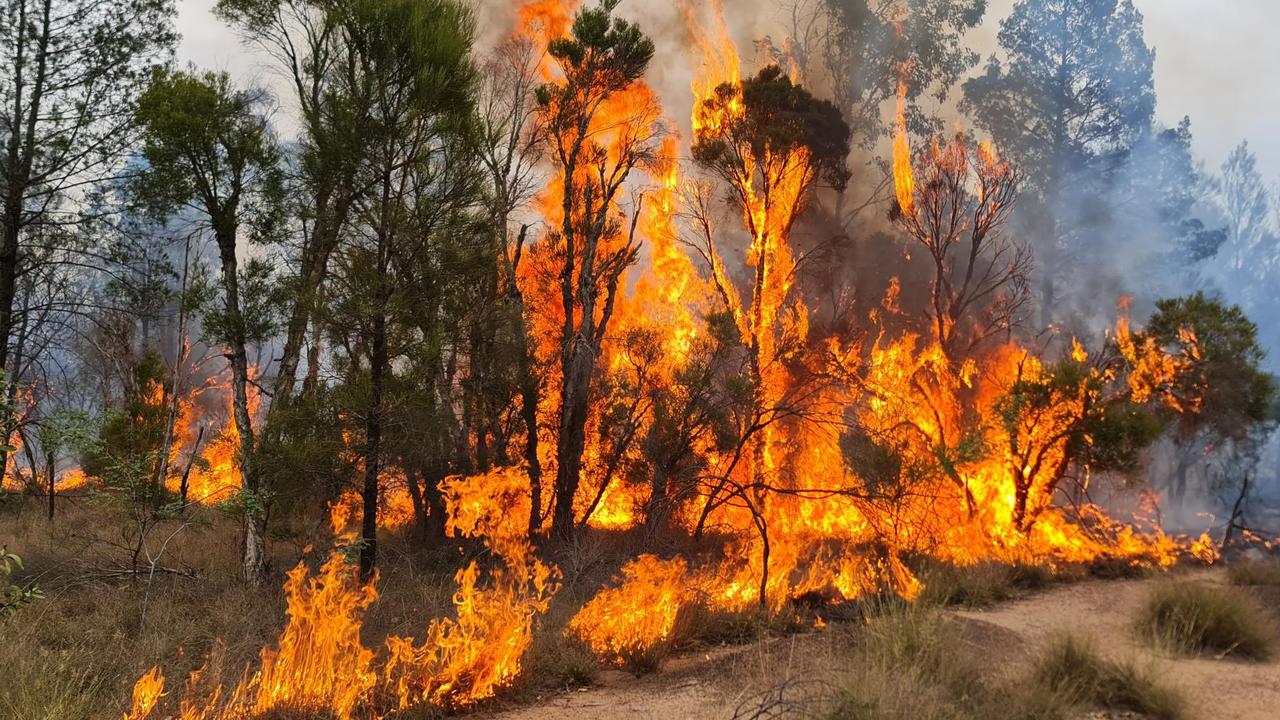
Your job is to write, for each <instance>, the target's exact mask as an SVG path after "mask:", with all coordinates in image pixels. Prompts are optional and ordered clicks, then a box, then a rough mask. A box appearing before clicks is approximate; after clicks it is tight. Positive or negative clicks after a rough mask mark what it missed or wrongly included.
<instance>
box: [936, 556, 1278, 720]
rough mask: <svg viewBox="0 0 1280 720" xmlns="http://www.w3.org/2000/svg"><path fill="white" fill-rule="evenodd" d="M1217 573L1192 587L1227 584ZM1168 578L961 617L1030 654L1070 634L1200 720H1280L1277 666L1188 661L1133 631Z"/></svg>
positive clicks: (1052, 595) (1090, 587) (1058, 593)
mask: <svg viewBox="0 0 1280 720" xmlns="http://www.w3.org/2000/svg"><path fill="white" fill-rule="evenodd" d="M1223 575H1224V573H1223V572H1222V571H1219V570H1210V571H1202V572H1199V573H1196V574H1195V575H1194V576H1193V577H1194V579H1195V580H1198V581H1202V582H1223V581H1224V578H1223ZM1159 582H1167V580H1165V579H1164V578H1152V579H1149V580H1138V581H1090V582H1083V583H1079V584H1076V585H1068V586H1064V587H1061V588H1057V589H1054V590H1052V591H1050V592H1047V593H1045V594H1043V595H1038V596H1035V597H1032V598H1028V599H1026V600H1021V601H1018V602H1013V603H1008V604H1006V605H1002V606H999V607H996V608H992V609H990V610H985V611H967V612H957V613H956V615H959V616H960V617H967V618H971V619H976V620H982V621H984V622H988V623H992V624H994V625H997V626H999V627H1002V628H1005V629H1008V630H1011V631H1013V632H1015V633H1017V634H1018V635H1019V636H1020V637H1022V638H1023V639H1024V640H1026V641H1027V643H1028V644H1029V645H1031V646H1035V645H1038V644H1039V643H1040V642H1043V640H1044V639H1045V637H1046V636H1048V635H1050V634H1052V633H1054V632H1056V631H1058V630H1064V629H1065V630H1069V631H1071V632H1072V633H1073V634H1077V635H1084V636H1091V637H1092V638H1093V639H1094V641H1095V642H1096V643H1097V647H1098V649H1099V650H1101V651H1102V652H1103V653H1104V654H1107V655H1109V656H1111V657H1113V658H1117V659H1122V660H1134V661H1136V662H1137V663H1139V664H1141V663H1148V664H1150V666H1151V667H1152V669H1153V670H1154V671H1155V673H1156V674H1157V675H1158V676H1159V677H1161V678H1162V679H1163V680H1164V681H1165V683H1166V684H1168V685H1170V686H1171V687H1175V688H1177V689H1178V690H1179V691H1181V692H1182V693H1183V695H1184V696H1185V697H1186V698H1187V700H1188V702H1189V703H1190V708H1189V709H1190V716H1191V717H1192V718H1195V719H1197V720H1217V719H1218V718H1222V719H1223V720H1226V719H1228V718H1230V719H1231V720H1277V718H1280V662H1276V661H1274V660H1273V661H1271V662H1269V663H1266V664H1258V663H1251V662H1242V661H1237V660H1230V659H1223V660H1217V659H1214V658H1183V657H1177V656H1170V655H1165V654H1159V653H1155V652H1153V651H1152V650H1151V649H1150V648H1149V647H1147V646H1145V645H1142V644H1140V643H1139V642H1138V641H1137V640H1136V639H1135V638H1134V636H1133V632H1132V631H1131V629H1130V626H1131V623H1132V621H1133V617H1134V616H1135V615H1136V614H1137V612H1138V609H1139V606H1140V605H1141V603H1142V600H1143V597H1144V596H1145V593H1146V592H1147V591H1148V590H1149V589H1150V588H1151V586H1152V585H1153V584H1154V583H1159Z"/></svg>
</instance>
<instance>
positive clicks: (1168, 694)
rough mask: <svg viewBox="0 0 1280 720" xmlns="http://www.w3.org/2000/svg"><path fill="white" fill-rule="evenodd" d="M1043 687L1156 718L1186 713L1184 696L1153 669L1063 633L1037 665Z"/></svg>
mask: <svg viewBox="0 0 1280 720" xmlns="http://www.w3.org/2000/svg"><path fill="white" fill-rule="evenodd" d="M1035 680H1036V682H1037V683H1038V684H1039V685H1040V686H1041V687H1043V688H1045V689H1047V690H1049V691H1052V692H1056V693H1060V694H1062V695H1065V696H1066V697H1069V698H1072V699H1074V700H1075V701H1076V702H1079V703H1084V704H1091V705H1098V706H1101V707H1104V708H1107V709H1116V710H1132V711H1134V712H1139V713H1142V714H1144V715H1147V716H1149V717H1152V718H1156V720H1178V718H1181V717H1183V715H1184V709H1183V705H1184V704H1183V700H1182V698H1181V696H1179V695H1178V694H1177V693H1176V692H1174V691H1173V690H1171V689H1169V688H1167V687H1165V686H1163V685H1161V684H1160V683H1159V682H1157V681H1156V679H1155V678H1153V677H1152V676H1151V674H1150V673H1148V672H1144V671H1142V670H1139V669H1138V668H1136V667H1134V666H1133V665H1132V664H1129V663H1119V662H1113V661H1110V660H1106V659H1104V658H1102V657H1101V656H1099V655H1098V653H1097V652H1096V651H1095V650H1094V648H1093V646H1092V645H1091V644H1089V643H1088V642H1086V641H1083V640H1080V639H1079V638H1076V637H1072V636H1069V635H1062V636H1059V637H1057V638H1054V639H1053V640H1051V641H1050V643H1049V646H1048V647H1047V648H1046V649H1045V650H1044V652H1043V653H1042V654H1041V656H1040V657H1039V659H1038V660H1037V661H1036V665H1035Z"/></svg>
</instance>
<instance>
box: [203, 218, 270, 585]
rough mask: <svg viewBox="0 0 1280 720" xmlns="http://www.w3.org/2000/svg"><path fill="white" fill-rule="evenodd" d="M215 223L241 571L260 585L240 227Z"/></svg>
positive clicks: (262, 546) (262, 564)
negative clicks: (240, 520)
mask: <svg viewBox="0 0 1280 720" xmlns="http://www.w3.org/2000/svg"><path fill="white" fill-rule="evenodd" d="M215 222H217V225H216V226H215V233H216V239H217V241H218V252H219V255H220V256H221V259H222V289H223V294H224V296H225V297H224V299H225V311H226V314H227V327H228V328H229V329H230V337H228V338H227V344H228V345H229V346H230V347H228V348H227V358H228V360H229V361H230V363H231V391H232V395H231V408H232V415H233V419H234V421H235V424H236V432H237V434H238V435H239V437H240V447H239V460H240V477H241V480H242V483H243V493H244V495H246V496H247V497H246V498H245V504H244V508H245V518H244V520H245V521H244V538H243V543H242V546H241V549H242V551H243V553H242V556H241V573H242V574H243V576H244V580H245V582H247V583H249V584H250V585H258V584H259V583H261V582H262V579H263V575H264V574H265V571H266V564H267V551H266V518H265V508H264V507H263V506H262V495H261V491H262V488H261V487H260V483H259V477H258V470H257V467H256V466H257V462H256V453H255V440H254V434H253V419H252V417H251V416H250V414H249V353H248V349H247V347H246V345H247V343H248V341H247V339H246V337H245V327H244V316H243V314H242V313H241V310H240V278H239V263H238V261H237V258H236V235H237V228H236V224H235V223H234V222H233V221H228V220H226V219H222V218H220V219H218V220H216V221H215Z"/></svg>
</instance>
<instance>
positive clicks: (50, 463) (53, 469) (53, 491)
mask: <svg viewBox="0 0 1280 720" xmlns="http://www.w3.org/2000/svg"><path fill="white" fill-rule="evenodd" d="M55 456H56V453H54V452H53V451H52V450H46V451H45V467H46V468H47V471H48V474H49V522H53V499H54V497H56V495H57V488H56V483H57V480H58V478H57V476H58V468H57V458H56V457H55Z"/></svg>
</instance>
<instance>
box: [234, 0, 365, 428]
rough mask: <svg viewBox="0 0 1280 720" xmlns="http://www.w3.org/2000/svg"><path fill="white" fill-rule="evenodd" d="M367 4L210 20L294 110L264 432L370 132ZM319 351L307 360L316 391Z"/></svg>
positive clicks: (318, 301) (303, 333)
mask: <svg viewBox="0 0 1280 720" xmlns="http://www.w3.org/2000/svg"><path fill="white" fill-rule="evenodd" d="M368 5H369V3H368V2H363V1H362V2H341V1H339V0H219V1H218V3H217V5H216V6H215V9H216V12H217V14H218V15H219V16H220V17H221V18H223V19H224V20H226V21H228V22H229V23H231V24H232V25H233V26H234V27H236V28H237V29H239V30H240V31H241V32H242V33H243V35H244V36H245V38H246V39H247V40H249V41H250V42H252V43H253V44H254V45H256V46H258V47H259V48H262V49H264V50H265V51H266V52H267V53H268V54H269V55H270V56H271V57H272V58H273V59H274V61H275V62H276V65H277V68H278V69H279V70H280V71H281V72H282V73H283V75H284V76H285V77H286V78H287V79H288V81H289V88H290V90H291V92H292V98H291V100H292V105H293V106H295V107H296V108H297V112H298V114H297V118H296V119H297V120H298V122H299V137H298V139H297V143H296V152H297V155H296V157H295V158H294V162H292V163H291V164H290V173H289V177H288V180H289V182H288V188H289V191H290V199H291V201H292V203H291V206H292V210H293V215H294V219H295V220H296V222H295V223H294V230H295V232H293V233H290V235H291V236H292V239H291V240H290V241H289V242H288V243H286V244H287V246H288V247H289V248H290V250H291V252H290V254H289V256H288V261H289V262H288V266H289V270H290V274H291V275H292V278H291V283H290V285H291V289H292V291H293V292H292V298H291V302H290V303H289V307H288V309H287V311H286V316H287V317H286V320H285V322H284V341H283V344H282V347H281V351H280V356H279V362H278V364H277V366H276V376H275V382H274V383H273V390H272V398H273V400H272V407H271V415H270V417H269V425H272V426H274V427H272V428H269V430H270V431H271V432H274V431H275V430H281V431H283V430H284V428H283V427H282V426H283V425H284V424H286V422H285V421H284V417H283V411H285V410H287V409H288V408H289V406H290V402H291V400H292V398H293V397H294V395H295V393H296V392H297V379H298V378H297V375H298V370H299V368H300V366H301V364H302V359H303V350H304V349H305V346H306V343H307V339H308V334H307V330H308V327H309V326H312V328H313V332H312V337H313V338H314V337H318V336H319V335H320V333H319V332H316V331H315V330H316V328H315V327H314V326H315V325H316V324H317V323H318V322H319V316H320V315H321V314H322V313H323V308H322V305H323V299H322V298H323V286H324V283H325V281H326V279H327V278H328V275H329V263H330V261H331V259H332V257H333V255H334V253H335V251H337V249H338V248H339V246H340V244H341V242H342V238H343V235H342V230H343V226H344V225H345V224H346V222H347V221H348V219H349V216H350V213H351V210H352V205H353V203H354V202H355V200H356V195H357V193H358V191H359V188H358V187H357V182H358V180H357V172H358V169H359V165H360V162H361V161H362V158H363V156H364V154H365V153H367V152H369V150H370V142H371V139H372V135H371V133H370V132H369V131H370V129H371V128H370V127H369V123H370V122H371V121H372V120H371V114H370V113H371V112H372V108H373V104H374V102H375V101H376V94H377V93H378V92H379V90H380V89H379V87H378V85H377V82H378V79H377V78H376V76H375V75H373V74H371V73H370V72H369V70H370V68H369V67H368V66H367V65H366V64H365V62H364V55H363V53H362V46H363V44H364V43H365V42H366V40H367V27H366V26H365V13H364V10H363V8H365V7H366V6H368ZM318 359H319V348H318V346H315V344H314V343H313V347H312V348H311V353H310V355H309V356H308V362H307V380H308V383H307V387H314V386H315V374H316V372H317V370H318Z"/></svg>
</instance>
